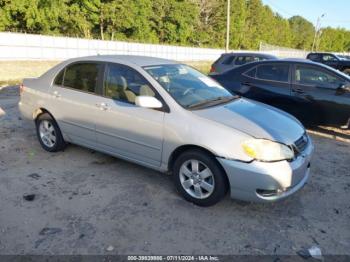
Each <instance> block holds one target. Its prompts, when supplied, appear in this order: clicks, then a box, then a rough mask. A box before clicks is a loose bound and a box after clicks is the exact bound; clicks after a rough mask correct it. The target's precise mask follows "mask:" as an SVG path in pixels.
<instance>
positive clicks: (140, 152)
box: [19, 56, 313, 206]
mask: <svg viewBox="0 0 350 262" xmlns="http://www.w3.org/2000/svg"><path fill="white" fill-rule="evenodd" d="M19 108H20V111H21V112H22V114H23V115H24V116H25V117H27V118H29V119H32V120H34V123H35V125H36V130H37V135H38V139H39V142H40V144H41V146H42V147H43V148H44V149H45V150H47V151H49V152H56V151H60V150H62V149H63V148H64V147H65V146H66V145H67V143H74V144H78V145H82V146H85V147H88V148H92V149H95V150H98V151H101V152H104V153H107V154H110V155H113V156H116V157H119V158H123V159H126V160H128V161H132V162H135V163H138V164H140V165H143V166H146V167H149V168H153V169H156V170H159V171H162V172H169V173H172V175H173V178H174V182H175V185H176V187H177V189H178V191H179V192H180V193H181V194H182V195H183V196H184V198H185V199H187V200H189V201H191V202H193V203H195V204H197V205H201V206H209V205H213V204H215V203H217V202H218V201H219V200H220V199H221V198H222V197H224V196H225V194H226V193H227V191H230V194H231V196H232V197H233V198H237V199H241V200H246V201H255V202H271V201H275V200H279V199H283V198H285V197H287V196H289V195H291V194H293V193H295V192H296V191H298V190H299V189H300V188H302V187H303V185H304V184H305V183H306V181H307V180H308V178H309V170H310V161H311V155H312V152H313V145H312V142H311V139H310V137H309V136H308V135H307V134H306V132H305V129H304V127H303V126H302V125H301V124H300V123H299V122H298V121H297V120H296V119H295V118H293V117H292V116H290V115H289V114H287V113H285V112H283V111H280V110H278V109H276V108H273V107H270V106H267V105H264V104H261V103H258V102H254V101H251V100H248V99H243V98H241V97H239V96H237V95H235V94H232V93H230V92H228V91H227V90H226V89H225V88H223V87H222V86H220V85H219V84H218V83H217V82H215V81H214V80H212V79H210V78H208V77H207V76H205V75H203V74H201V73H200V72H198V71H196V70H195V69H193V68H191V67H189V66H186V65H183V64H180V63H177V62H174V61H170V60H165V59H159V58H151V57H140V56H93V57H84V58H77V59H71V60H68V61H65V62H62V63H61V64H59V65H57V66H55V67H54V68H52V69H51V70H49V71H48V72H46V73H45V74H43V75H42V76H41V77H39V78H34V79H24V81H23V85H22V86H21V100H20V103H19Z"/></svg>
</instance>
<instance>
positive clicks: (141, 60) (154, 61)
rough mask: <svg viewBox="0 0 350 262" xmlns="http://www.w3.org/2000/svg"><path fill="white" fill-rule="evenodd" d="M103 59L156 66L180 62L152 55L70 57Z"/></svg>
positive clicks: (76, 59)
mask: <svg viewBox="0 0 350 262" xmlns="http://www.w3.org/2000/svg"><path fill="white" fill-rule="evenodd" d="M91 60H93V61H103V62H112V63H113V62H114V63H122V64H134V65H137V66H141V67H143V66H154V65H165V64H178V63H179V62H176V61H173V60H168V59H164V58H158V57H150V56H136V55H97V56H84V57H77V58H73V59H70V60H69V62H78V61H91Z"/></svg>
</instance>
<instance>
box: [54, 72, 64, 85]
mask: <svg viewBox="0 0 350 262" xmlns="http://www.w3.org/2000/svg"><path fill="white" fill-rule="evenodd" d="M64 70H65V69H63V70H61V72H59V74H58V75H57V76H56V78H55V81H54V82H53V83H54V85H57V86H61V85H62V83H63V76H64Z"/></svg>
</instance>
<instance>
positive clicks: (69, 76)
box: [63, 63, 101, 93]
mask: <svg viewBox="0 0 350 262" xmlns="http://www.w3.org/2000/svg"><path fill="white" fill-rule="evenodd" d="M100 66H101V65H100V64H96V63H77V64H73V65H70V66H68V67H66V70H65V74H64V80H63V86H65V87H69V88H73V89H77V90H81V91H84V92H90V93H94V92H95V90H96V87H97V80H98V74H99V70H100Z"/></svg>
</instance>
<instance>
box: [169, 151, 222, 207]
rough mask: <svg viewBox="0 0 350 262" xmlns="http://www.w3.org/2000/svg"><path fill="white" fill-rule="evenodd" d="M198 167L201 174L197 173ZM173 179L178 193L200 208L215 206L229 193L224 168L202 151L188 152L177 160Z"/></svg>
mask: <svg viewBox="0 0 350 262" xmlns="http://www.w3.org/2000/svg"><path fill="white" fill-rule="evenodd" d="M197 163H198V164H197ZM196 166H197V167H198V168H197V170H198V171H199V172H195V171H196ZM185 167H186V168H187V169H186V168H185ZM208 171H209V172H208ZM173 178H174V183H175V186H176V188H177V190H178V192H179V193H180V194H181V195H182V196H183V197H184V198H185V199H186V200H187V201H189V202H192V203H194V204H196V205H198V206H212V205H215V204H216V203H217V202H219V201H220V200H221V199H222V198H223V197H224V196H225V194H226V192H227V186H228V182H227V177H226V174H225V172H224V171H223V169H222V167H221V166H220V165H219V163H218V162H217V161H216V159H215V158H214V157H213V156H211V155H209V154H208V153H205V152H203V151H200V150H190V151H186V152H184V153H182V154H181V155H180V156H179V157H178V158H177V159H176V161H175V163H174V166H173Z"/></svg>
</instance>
